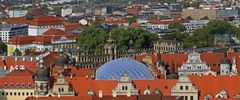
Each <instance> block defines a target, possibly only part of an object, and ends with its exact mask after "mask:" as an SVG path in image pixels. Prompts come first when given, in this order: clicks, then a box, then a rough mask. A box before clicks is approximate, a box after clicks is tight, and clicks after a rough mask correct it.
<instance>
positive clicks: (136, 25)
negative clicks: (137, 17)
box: [130, 23, 141, 27]
mask: <svg viewBox="0 0 240 100" xmlns="http://www.w3.org/2000/svg"><path fill="white" fill-rule="evenodd" d="M130 26H132V27H141V24H139V23H132V24H131V25H130Z"/></svg>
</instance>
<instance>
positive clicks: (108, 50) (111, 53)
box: [104, 33, 117, 60]
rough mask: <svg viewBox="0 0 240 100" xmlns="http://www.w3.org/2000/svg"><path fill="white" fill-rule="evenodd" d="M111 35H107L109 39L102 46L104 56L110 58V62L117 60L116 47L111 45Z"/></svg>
mask: <svg viewBox="0 0 240 100" xmlns="http://www.w3.org/2000/svg"><path fill="white" fill-rule="evenodd" d="M113 41H114V40H113V39H112V34H111V33H109V38H108V40H107V43H106V44H105V46H104V51H105V54H108V55H109V56H110V60H113V59H115V58H117V45H116V44H114V43H113Z"/></svg>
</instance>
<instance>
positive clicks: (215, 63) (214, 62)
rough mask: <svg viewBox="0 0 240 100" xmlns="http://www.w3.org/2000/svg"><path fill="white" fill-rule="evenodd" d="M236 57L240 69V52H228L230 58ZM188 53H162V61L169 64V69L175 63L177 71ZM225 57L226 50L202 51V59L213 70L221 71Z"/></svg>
mask: <svg viewBox="0 0 240 100" xmlns="http://www.w3.org/2000/svg"><path fill="white" fill-rule="evenodd" d="M233 57H235V58H236V63H237V69H240V57H239V56H238V52H228V59H230V61H232V58H233ZM187 58H188V54H182V53H173V54H172V53H165V54H162V55H161V59H162V61H163V62H164V63H165V64H167V65H169V70H172V67H173V65H174V67H175V71H177V68H179V67H181V66H182V64H183V63H184V62H186V61H187ZM223 58H224V52H215V53H201V60H202V61H203V62H206V64H207V65H209V66H210V67H211V70H212V71H217V72H219V71H220V68H219V64H220V61H221V59H223Z"/></svg>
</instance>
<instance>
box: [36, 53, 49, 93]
mask: <svg viewBox="0 0 240 100" xmlns="http://www.w3.org/2000/svg"><path fill="white" fill-rule="evenodd" d="M34 83H35V85H36V88H35V94H36V95H42V96H44V95H46V94H47V93H48V89H49V76H48V71H47V70H46V69H45V66H44V61H43V59H42V58H41V59H40V60H39V67H38V69H37V70H36V73H35V76H34Z"/></svg>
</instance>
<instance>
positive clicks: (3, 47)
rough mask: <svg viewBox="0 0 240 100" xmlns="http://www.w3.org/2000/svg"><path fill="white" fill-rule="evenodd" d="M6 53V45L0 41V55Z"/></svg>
mask: <svg viewBox="0 0 240 100" xmlns="http://www.w3.org/2000/svg"><path fill="white" fill-rule="evenodd" d="M6 51H7V45H6V44H5V43H4V42H3V41H2V40H1V39H0V53H4V52H6Z"/></svg>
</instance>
